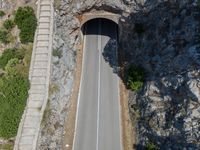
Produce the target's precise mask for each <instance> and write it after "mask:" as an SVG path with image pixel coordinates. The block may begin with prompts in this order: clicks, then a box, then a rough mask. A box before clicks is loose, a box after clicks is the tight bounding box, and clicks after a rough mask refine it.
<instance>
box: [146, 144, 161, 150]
mask: <svg viewBox="0 0 200 150" xmlns="http://www.w3.org/2000/svg"><path fill="white" fill-rule="evenodd" d="M146 150H159V148H158V147H157V146H156V145H155V144H154V143H152V142H149V143H148V144H147V146H146Z"/></svg>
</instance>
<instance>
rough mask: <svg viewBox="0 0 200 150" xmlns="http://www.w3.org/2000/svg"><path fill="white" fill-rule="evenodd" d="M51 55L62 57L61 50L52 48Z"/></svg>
mask: <svg viewBox="0 0 200 150" xmlns="http://www.w3.org/2000/svg"><path fill="white" fill-rule="evenodd" d="M52 55H53V56H54V57H58V58H61V57H62V51H60V50H59V49H53V53H52Z"/></svg>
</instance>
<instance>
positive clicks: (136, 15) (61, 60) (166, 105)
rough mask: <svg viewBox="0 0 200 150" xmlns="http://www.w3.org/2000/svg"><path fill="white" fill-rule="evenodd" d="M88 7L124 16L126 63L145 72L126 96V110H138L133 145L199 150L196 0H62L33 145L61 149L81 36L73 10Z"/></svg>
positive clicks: (198, 14)
mask: <svg viewBox="0 0 200 150" xmlns="http://www.w3.org/2000/svg"><path fill="white" fill-rule="evenodd" d="M93 9H96V10H106V11H111V12H114V13H118V14H121V15H122V18H121V19H120V20H121V22H120V23H119V30H120V34H119V36H120V37H119V39H120V41H119V42H120V45H119V46H120V47H121V49H122V50H123V55H124V61H125V62H124V64H127V66H129V65H130V64H134V65H137V66H140V67H142V68H144V69H145V71H146V80H145V83H144V86H143V88H142V89H141V90H140V91H138V92H137V93H133V92H132V93H130V99H129V103H130V112H132V114H134V112H138V115H137V118H138V119H137V125H136V126H137V145H136V146H137V147H138V149H142V148H144V147H145V146H146V145H147V144H148V143H154V144H155V145H156V146H157V147H159V148H160V149H162V150H165V149H166V150H168V149H177V150H178V149H191V150H192V149H200V79H199V77H200V44H199V43H200V40H199V39H200V28H199V27H200V22H199V20H200V8H199V7H197V6H196V3H195V1H193V0H187V1H186V0H183V1H176V0H116V1H113V0H82V1H81V0H79V1H78V2H76V1H72V0H61V3H60V7H59V9H58V10H56V13H55V23H54V24H55V29H54V50H53V51H54V52H53V55H54V57H53V64H52V79H51V81H52V82H51V85H52V86H51V89H50V91H51V92H50V97H49V106H48V109H47V113H46V114H45V116H44V122H43V124H42V127H41V134H40V138H39V139H38V141H39V144H38V149H42V150H45V149H56V150H58V149H61V143H62V136H63V131H64V130H63V129H64V120H65V119H66V117H67V110H68V106H69V103H70V101H69V98H70V96H71V91H72V86H73V81H74V70H75V65H76V52H77V49H76V45H77V44H78V43H80V37H81V36H80V32H79V28H80V22H79V20H78V19H77V18H76V16H77V15H81V14H82V13H84V12H88V11H91V10H93ZM124 12H126V15H125V16H124ZM127 12H128V14H127ZM133 117H136V116H135V115H133Z"/></svg>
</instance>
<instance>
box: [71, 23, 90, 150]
mask: <svg viewBox="0 0 200 150" xmlns="http://www.w3.org/2000/svg"><path fill="white" fill-rule="evenodd" d="M86 30H87V26H85V30H84V32H85V33H86ZM85 43H86V37H85V35H83V49H82V52H83V58H82V64H81V65H82V68H81V80H80V85H79V92H78V103H77V107H76V121H75V130H74V138H73V146H72V150H74V146H75V141H76V130H77V126H78V116H79V115H78V114H79V106H80V97H81V88H82V81H83V70H84V60H85V53H84V52H85V51H84V49H85Z"/></svg>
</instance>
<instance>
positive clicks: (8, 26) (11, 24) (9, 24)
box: [3, 19, 15, 30]
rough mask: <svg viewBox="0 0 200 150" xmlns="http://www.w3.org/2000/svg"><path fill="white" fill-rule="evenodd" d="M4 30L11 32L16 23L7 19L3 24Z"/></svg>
mask: <svg viewBox="0 0 200 150" xmlns="http://www.w3.org/2000/svg"><path fill="white" fill-rule="evenodd" d="M3 26H4V28H6V29H7V30H11V29H12V28H13V27H14V26H15V23H14V21H13V20H10V19H7V20H6V21H5V22H4V23H3Z"/></svg>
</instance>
